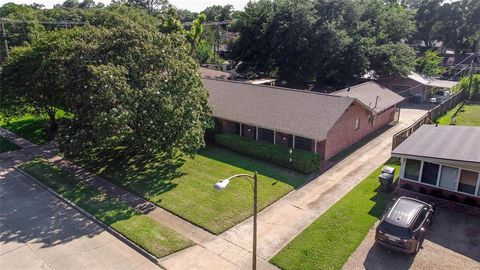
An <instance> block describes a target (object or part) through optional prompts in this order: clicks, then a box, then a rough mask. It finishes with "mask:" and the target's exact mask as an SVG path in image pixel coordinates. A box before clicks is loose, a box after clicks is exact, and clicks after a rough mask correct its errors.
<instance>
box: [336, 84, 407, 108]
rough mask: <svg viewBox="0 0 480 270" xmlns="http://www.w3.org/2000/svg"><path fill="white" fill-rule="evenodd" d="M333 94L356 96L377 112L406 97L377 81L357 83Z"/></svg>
mask: <svg viewBox="0 0 480 270" xmlns="http://www.w3.org/2000/svg"><path fill="white" fill-rule="evenodd" d="M332 95H336V96H343V97H351V98H355V99H357V100H359V101H360V102H362V103H363V104H364V105H365V106H367V107H369V108H370V109H371V110H373V111H375V112H377V113H380V112H382V111H384V110H385V109H388V108H390V107H392V106H393V105H395V104H397V103H399V102H401V101H402V100H403V99H404V98H403V97H402V96H400V95H398V94H396V93H395V92H393V91H391V90H390V89H388V88H386V87H383V86H381V85H379V84H377V83H375V82H365V83H362V84H359V85H355V86H352V87H349V88H346V89H343V90H340V91H336V92H333V93H332ZM377 97H378V99H377ZM375 105H376V106H375Z"/></svg>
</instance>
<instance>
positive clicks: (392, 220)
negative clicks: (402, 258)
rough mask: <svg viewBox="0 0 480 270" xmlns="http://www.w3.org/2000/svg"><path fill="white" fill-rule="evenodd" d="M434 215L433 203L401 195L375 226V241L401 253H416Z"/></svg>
mask: <svg viewBox="0 0 480 270" xmlns="http://www.w3.org/2000/svg"><path fill="white" fill-rule="evenodd" d="M434 217H435V208H434V206H433V205H430V204H428V203H426V202H422V201H420V200H417V199H413V198H410V197H404V196H402V197H400V198H398V199H397V200H396V201H395V203H394V204H393V206H392V207H391V208H389V209H388V210H387V213H386V214H385V215H384V216H383V218H382V221H381V222H380V224H379V225H378V226H377V230H376V234H375V242H377V243H379V244H381V245H383V246H386V247H388V248H390V249H393V250H396V251H400V252H403V253H408V254H411V253H417V252H418V250H419V249H420V245H421V243H422V242H423V239H424V238H425V233H426V229H427V228H428V226H430V225H431V224H432V223H433V220H434Z"/></svg>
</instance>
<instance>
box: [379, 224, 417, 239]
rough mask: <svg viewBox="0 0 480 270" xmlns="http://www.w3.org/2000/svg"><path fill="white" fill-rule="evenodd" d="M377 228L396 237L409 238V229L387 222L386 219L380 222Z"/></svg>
mask: <svg viewBox="0 0 480 270" xmlns="http://www.w3.org/2000/svg"><path fill="white" fill-rule="evenodd" d="M379 229H380V230H382V231H383V232H385V233H388V234H390V235H394V236H398V237H400V238H403V239H409V238H411V234H410V229H408V228H405V227H400V226H397V225H393V224H391V223H389V222H388V221H383V222H382V223H381V224H380V226H379Z"/></svg>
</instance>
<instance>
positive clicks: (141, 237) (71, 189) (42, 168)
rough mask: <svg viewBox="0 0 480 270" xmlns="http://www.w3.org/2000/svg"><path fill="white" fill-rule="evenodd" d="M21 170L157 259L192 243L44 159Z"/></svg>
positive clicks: (26, 165)
mask: <svg viewBox="0 0 480 270" xmlns="http://www.w3.org/2000/svg"><path fill="white" fill-rule="evenodd" d="M21 169H22V170H24V171H26V172H27V173H28V174H30V175H31V176H33V177H35V178H36V179H38V180H39V181H40V182H42V183H44V184H45V185H47V186H48V187H50V188H51V189H53V190H55V191H56V192H58V193H59V194H61V195H62V196H63V197H65V198H67V199H69V200H70V201H72V202H74V203H75V204H76V205H78V206H80V207H81V208H83V209H84V210H86V211H87V212H89V213H90V214H92V215H94V216H95V217H96V218H98V219H99V220H101V221H102V222H103V223H105V224H107V225H109V226H110V227H112V228H113V229H115V230H116V231H118V232H119V233H121V234H122V235H123V236H125V237H127V238H128V239H130V240H131V241H133V242H135V243H136V244H137V245H139V246H141V247H142V248H144V249H145V250H147V251H149V252H150V253H152V254H153V255H155V256H156V257H158V258H160V257H163V256H166V255H168V254H171V253H173V252H176V251H178V250H181V249H184V248H186V247H188V246H191V245H192V244H193V243H192V242H190V240H188V239H185V238H184V237H183V236H181V235H178V234H177V233H176V232H174V231H173V230H171V229H169V228H166V227H164V226H162V225H160V224H158V223H157V222H156V221H155V220H153V219H151V218H150V217H148V216H146V215H142V214H139V213H137V212H135V210H134V209H133V208H132V207H130V206H128V205H126V204H124V203H122V202H120V201H118V200H117V199H115V198H112V197H111V196H109V195H108V194H107V193H104V192H102V191H99V190H98V189H94V188H92V187H90V186H88V185H87V184H84V183H82V182H80V181H79V180H78V179H76V178H75V176H74V175H72V174H70V173H67V172H65V171H62V170H61V169H59V168H58V167H56V166H55V165H53V164H51V163H48V162H46V161H43V160H36V161H32V162H29V163H27V164H24V165H22V166H21Z"/></svg>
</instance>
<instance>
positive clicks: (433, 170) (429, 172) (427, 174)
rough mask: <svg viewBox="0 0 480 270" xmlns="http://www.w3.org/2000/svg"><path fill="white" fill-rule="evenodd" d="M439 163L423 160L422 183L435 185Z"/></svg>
mask: <svg viewBox="0 0 480 270" xmlns="http://www.w3.org/2000/svg"><path fill="white" fill-rule="evenodd" d="M439 167H440V165H438V164H435V163H430V162H423V170H422V179H421V182H422V183H426V184H430V185H434V186H436V185H437V178H438V169H439Z"/></svg>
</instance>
